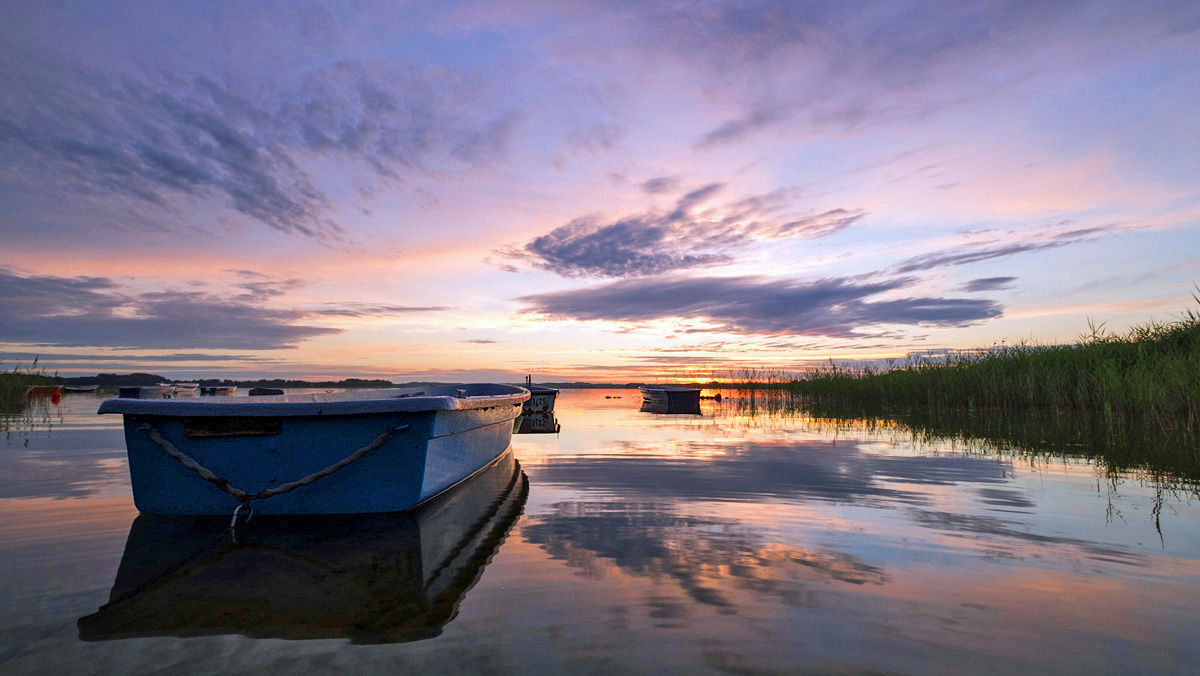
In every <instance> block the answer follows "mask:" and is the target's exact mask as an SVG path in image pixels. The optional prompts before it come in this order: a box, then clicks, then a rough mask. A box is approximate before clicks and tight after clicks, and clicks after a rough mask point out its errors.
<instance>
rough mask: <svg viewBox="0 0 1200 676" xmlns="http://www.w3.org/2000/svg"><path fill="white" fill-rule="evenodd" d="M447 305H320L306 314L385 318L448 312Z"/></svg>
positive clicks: (350, 303) (346, 303) (347, 303)
mask: <svg viewBox="0 0 1200 676" xmlns="http://www.w3.org/2000/svg"><path fill="white" fill-rule="evenodd" d="M449 309H450V307H449V306H447V305H386V304H382V305H381V304H372V303H353V302H343V303H322V304H320V305H318V306H316V307H313V308H310V309H309V310H307V313H308V314H312V315H323V316H330V317H387V316H391V315H408V314H414V313H421V312H440V311H442V310H449Z"/></svg>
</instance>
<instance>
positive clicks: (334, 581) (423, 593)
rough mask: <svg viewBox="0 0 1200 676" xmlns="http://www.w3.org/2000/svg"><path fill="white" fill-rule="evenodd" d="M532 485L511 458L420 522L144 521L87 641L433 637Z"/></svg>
mask: <svg viewBox="0 0 1200 676" xmlns="http://www.w3.org/2000/svg"><path fill="white" fill-rule="evenodd" d="M528 493H529V482H528V479H526V478H525V474H524V473H523V472H522V471H521V468H520V466H519V465H518V464H517V462H516V460H515V458H514V457H513V454H512V452H508V453H505V454H503V455H502V456H501V457H500V458H497V459H496V460H495V461H494V462H493V463H492V465H491V466H489V467H488V468H487V469H486V470H484V471H483V472H480V473H479V474H478V475H477V476H476V477H475V478H473V479H472V480H471V481H469V482H465V483H464V484H463V485H462V486H460V487H458V488H456V489H455V490H453V491H450V492H448V493H446V494H443V495H442V496H441V497H439V498H437V499H436V500H434V501H432V502H430V503H427V504H426V505H425V506H423V507H421V508H420V509H418V510H416V511H414V512H401V513H394V514H352V515H343V516H305V517H297V516H287V517H283V516H276V517H272V516H262V517H257V516H256V517H255V518H254V520H253V521H252V522H250V523H248V524H245V525H241V526H239V527H238V529H237V539H238V542H236V543H235V542H234V541H233V538H231V536H230V535H231V534H230V531H229V519H228V518H224V517H187V516H160V515H149V514H143V515H141V516H139V517H137V519H136V520H135V521H134V522H133V526H132V527H131V528H130V531H129V539H128V541H127V542H126V544H125V554H124V556H123V557H122V558H121V565H120V567H119V568H118V570H117V576H116V580H115V581H114V582H113V586H112V592H111V594H110V595H109V601H108V603H106V604H104V605H103V606H101V607H100V609H99V610H98V611H96V612H95V613H93V614H91V615H88V616H86V617H83V618H81V619H80V620H79V621H78V628H79V638H80V639H82V640H84V641H109V640H117V639H127V638H137V637H151V636H178V637H193V636H220V635H229V634H240V635H243V636H249V637H252V638H278V639H289V640H306V639H325V638H341V639H349V640H350V641H351V642H353V643H358V644H371V643H398V642H404V641H417V640H422V639H428V638H433V637H435V636H438V635H439V634H441V633H442V629H443V627H445V625H447V624H448V623H449V622H450V621H451V620H453V619H454V617H455V615H456V614H457V613H458V607H459V604H460V603H461V602H462V600H463V598H464V597H465V596H466V594H467V593H468V591H469V590H470V589H471V588H472V587H473V586H474V585H475V584H476V582H477V581H478V580H479V579H480V577H481V576H482V575H483V571H484V569H485V568H486V566H487V565H488V563H490V562H491V560H492V557H493V556H494V555H495V553H496V551H497V550H498V549H499V548H500V546H501V545H502V544H503V543H504V540H505V538H506V537H507V535H508V531H509V530H510V529H511V528H512V525H513V524H514V523H515V522H516V520H517V518H518V517H519V516H520V514H521V510H522V509H523V507H524V505H525V500H526V497H527V496H528Z"/></svg>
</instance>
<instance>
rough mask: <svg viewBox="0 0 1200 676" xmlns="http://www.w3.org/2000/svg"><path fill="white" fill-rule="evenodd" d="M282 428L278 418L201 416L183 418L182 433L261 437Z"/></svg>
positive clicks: (202, 435)
mask: <svg viewBox="0 0 1200 676" xmlns="http://www.w3.org/2000/svg"><path fill="white" fill-rule="evenodd" d="M282 430H283V422H282V420H281V419H279V418H261V417H240V418H236V417H230V418H218V417H202V418H184V419H183V433H184V435H185V436H188V437H192V438H207V437H254V436H258V437H262V436H270V435H274V434H279V433H280V432H281V431H282Z"/></svg>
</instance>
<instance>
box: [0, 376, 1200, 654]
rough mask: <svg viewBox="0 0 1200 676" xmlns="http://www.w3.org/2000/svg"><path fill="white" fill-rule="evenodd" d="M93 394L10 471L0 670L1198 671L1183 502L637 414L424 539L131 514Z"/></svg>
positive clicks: (872, 438)
mask: <svg viewBox="0 0 1200 676" xmlns="http://www.w3.org/2000/svg"><path fill="white" fill-rule="evenodd" d="M101 400H102V397H97V396H89V395H70V396H66V397H64V398H63V400H62V402H61V403H60V404H57V405H55V404H50V403H43V404H42V405H41V406H42V408H40V409H38V410H36V411H32V412H30V411H27V412H25V413H23V414H22V416H23V417H22V418H21V419H20V420H19V421H17V422H16V424H15V425H14V426H13V427H14V428H13V429H10V430H9V432H8V433H7V439H6V440H5V441H4V442H3V446H2V447H0V609H2V610H3V611H4V612H3V613H2V614H0V635H2V636H3V637H4V640H3V643H2V644H0V670H3V672H4V673H6V674H26V673H47V672H50V673H75V674H90V673H127V674H137V673H150V672H161V671H164V670H170V671H171V672H173V673H218V672H219V673H223V674H230V673H232V674H238V673H255V674H258V673H263V671H264V670H268V671H269V672H270V673H305V674H308V673H323V672H334V671H338V672H341V671H347V670H353V671H358V672H361V671H372V672H373V671H388V672H396V671H400V670H402V669H427V670H432V671H431V673H446V672H455V671H471V672H484V673H514V674H515V673H567V672H571V673H689V674H691V673H742V674H745V673H752V674H753V673H764V674H766V673H798V672H799V673H811V672H815V673H825V672H835V673H912V674H922V673H998V674H1003V673H1030V672H1038V673H1065V674H1070V673H1089V674H1096V673H1113V674H1117V673H1200V667H1198V666H1197V665H1200V644H1198V643H1197V641H1196V638H1195V637H1196V636H1200V501H1198V500H1197V494H1196V491H1195V486H1194V484H1193V483H1192V482H1190V481H1187V480H1179V479H1178V477H1163V476H1161V475H1159V476H1157V477H1156V476H1155V475H1154V473H1153V472H1140V473H1139V472H1128V473H1120V472H1115V471H1113V470H1112V469H1110V468H1108V467H1105V466H1103V465H1102V464H1098V461H1092V460H1087V459H1084V458H1074V457H1070V456H1064V455H1057V456H1056V455H1053V454H1046V453H1040V454H1037V455H1023V454H1021V453H1019V452H1017V453H997V452H994V451H993V450H989V449H988V448H987V447H986V445H980V444H971V443H963V442H961V441H936V440H930V439H929V438H928V437H925V438H921V439H917V440H914V438H913V436H912V435H911V434H908V433H907V432H906V430H905V429H904V428H903V427H902V426H894V425H882V426H881V425H870V424H865V423H861V422H856V421H852V420H851V421H847V420H841V421H837V420H817V419H812V418H809V417H806V416H803V415H796V414H794V413H792V414H779V413H778V412H775V413H761V412H757V413H755V414H751V413H750V412H748V411H747V410H745V409H744V408H742V407H739V406H738V405H737V403H736V402H730V401H726V402H721V403H716V402H708V401H706V402H704V408H703V414H702V415H699V416H695V415H684V416H674V415H658V414H651V413H642V412H639V410H638V408H639V404H640V398H639V396H638V393H637V392H636V391H625V390H567V391H564V392H563V393H562V394H561V395H560V398H559V403H558V418H559V421H560V422H561V424H562V431H561V432H560V433H559V434H557V435H555V434H548V435H546V434H543V435H518V436H515V437H514V439H513V451H514V454H513V455H514V456H515V457H514V460H513V461H512V462H511V463H509V464H506V465H504V466H498V467H497V468H495V471H493V472H492V473H490V474H487V475H485V476H484V477H482V480H481V481H479V482H475V483H473V484H472V485H469V486H467V487H465V488H464V489H463V491H462V492H461V493H460V494H457V495H456V496H453V497H452V498H451V499H448V500H447V501H446V502H445V504H442V505H440V506H438V507H437V509H435V510H430V511H428V512H426V513H423V514H418V515H415V516H414V515H390V516H382V517H380V516H376V517H370V518H364V519H354V518H349V519H348V518H345V517H341V518H331V519H324V520H311V519H309V520H291V521H288V520H278V519H277V520H275V521H271V520H264V521H261V522H259V523H256V524H254V526H255V528H253V529H251V530H250V531H248V533H246V534H245V535H244V537H243V540H242V541H240V542H237V543H235V542H233V541H232V540H231V538H230V537H229V534H228V533H227V532H225V526H226V525H227V524H226V523H225V520H223V519H217V520H211V519H210V520H203V519H202V520H198V521H185V520H177V519H176V520H172V519H168V520H165V521H164V520H162V519H152V518H147V517H140V518H139V517H138V515H137V512H136V510H135V509H134V507H133V504H132V498H131V495H130V493H129V481H128V473H127V472H128V470H127V467H126V463H125V457H124V441H123V438H122V433H121V429H120V420H119V418H117V417H111V416H105V417H99V416H96V415H94V413H95V410H96V408H97V407H98V405H99V402H100V401H101Z"/></svg>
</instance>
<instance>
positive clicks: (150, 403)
mask: <svg viewBox="0 0 1200 676" xmlns="http://www.w3.org/2000/svg"><path fill="white" fill-rule="evenodd" d="M472 387H475V388H477V389H479V388H482V389H484V390H485V391H487V393H486V394H478V395H470V394H468V395H467V396H464V397H459V396H456V395H455V394H432V395H426V394H421V395H413V394H410V393H411V392H412V391H414V390H420V391H421V392H426V391H430V390H434V391H447V392H455V391H456V390H457V389H468V388H472ZM497 388H506V389H510V390H511V391H509V392H499V393H497V392H494V390H495V389H497ZM382 393H388V394H387V395H386V396H374V397H372V396H369V394H376V395H379V394H382ZM529 397H530V394H529V391H528V390H526V389H525V388H524V387H520V386H516V385H494V384H489V383H472V384H465V385H448V386H447V385H440V386H435V387H432V388H430V387H426V388H412V387H409V388H388V389H379V390H358V391H351V392H337V393H317V394H283V395H271V396H265V397H253V398H251V397H212V398H199V397H197V398H187V399H120V398H117V399H108V400H105V401H104V402H103V403H101V404H100V410H98V411H97V413H98V414H107V413H121V414H124V415H156V416H165V417H185V416H186V417H205V416H211V417H257V416H270V417H289V418H290V417H313V416H331V415H339V416H341V415H351V416H352V415H372V414H380V413H385V414H386V413H417V412H422V411H461V410H474V409H481V408H494V407H496V406H505V405H520V404H521V403H522V402H524V401H526V400H528V399H529Z"/></svg>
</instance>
